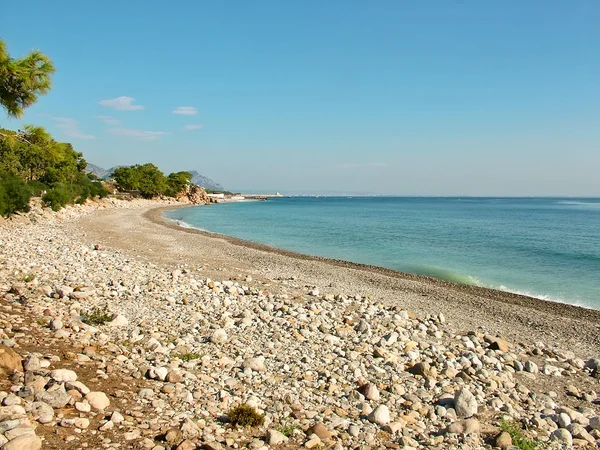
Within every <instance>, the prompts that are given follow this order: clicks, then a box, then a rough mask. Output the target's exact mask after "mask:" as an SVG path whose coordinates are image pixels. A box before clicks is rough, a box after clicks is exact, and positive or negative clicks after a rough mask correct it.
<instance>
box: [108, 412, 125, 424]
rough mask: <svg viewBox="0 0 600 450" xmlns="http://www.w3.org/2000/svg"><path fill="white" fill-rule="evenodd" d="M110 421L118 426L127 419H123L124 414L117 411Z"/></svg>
mask: <svg viewBox="0 0 600 450" xmlns="http://www.w3.org/2000/svg"><path fill="white" fill-rule="evenodd" d="M110 420H111V421H112V422H113V423H115V424H117V425H118V424H120V423H121V422H123V421H124V420H125V417H123V414H121V413H120V412H119V411H115V412H113V413H112V416H110Z"/></svg>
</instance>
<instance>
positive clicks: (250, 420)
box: [227, 404, 265, 427]
mask: <svg viewBox="0 0 600 450" xmlns="http://www.w3.org/2000/svg"><path fill="white" fill-rule="evenodd" d="M227 418H228V419H229V422H231V424H232V425H235V426H238V425H239V426H242V427H257V426H260V425H262V424H264V423H265V416H263V415H262V414H259V413H258V412H257V411H256V410H255V409H254V408H253V407H252V406H250V405H246V404H243V405H240V406H237V407H235V408H233V409H231V410H229V412H228V413H227Z"/></svg>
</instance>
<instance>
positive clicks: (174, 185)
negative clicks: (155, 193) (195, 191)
mask: <svg viewBox="0 0 600 450" xmlns="http://www.w3.org/2000/svg"><path fill="white" fill-rule="evenodd" d="M191 183H192V174H191V173H189V172H173V173H171V174H169V176H168V177H167V189H166V190H165V195H167V196H169V197H176V196H177V194H179V193H181V192H184V191H185V190H186V189H187V187H188V186H189V185H190V184H191Z"/></svg>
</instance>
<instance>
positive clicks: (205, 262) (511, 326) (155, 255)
mask: <svg viewBox="0 0 600 450" xmlns="http://www.w3.org/2000/svg"><path fill="white" fill-rule="evenodd" d="M185 206H187V205H158V207H157V205H153V206H151V207H145V208H138V209H132V210H127V211H125V210H116V209H115V210H106V211H100V212H97V213H95V214H93V215H91V216H87V217H83V218H82V219H80V220H79V221H78V222H76V223H75V224H74V225H73V227H72V231H73V232H76V233H77V234H76V235H83V236H82V238H83V240H84V242H86V241H87V242H88V243H89V244H95V243H97V242H101V243H103V244H105V245H106V246H107V247H111V248H114V249H116V250H119V251H122V252H123V253H124V254H129V255H132V256H135V257H137V256H141V257H143V258H144V259H145V260H146V261H148V262H150V263H153V264H161V265H163V266H166V267H170V268H180V269H182V268H185V267H198V266H199V267H201V268H202V271H203V273H204V275H203V276H207V277H210V278H212V279H218V280H222V279H232V280H240V279H242V280H243V279H244V277H245V276H246V275H249V276H251V277H252V278H254V279H255V280H260V281H261V282H263V283H265V284H267V285H268V286H269V288H268V289H269V290H274V291H275V290H279V292H288V293H290V295H293V296H297V297H298V298H304V299H307V298H308V299H310V298H311V297H310V296H309V295H308V292H309V291H310V289H309V287H316V288H318V289H319V291H320V292H321V293H322V295H324V294H328V295H332V296H331V298H333V296H335V294H347V295H348V294H349V295H351V296H355V295H356V296H359V297H363V298H365V297H366V298H369V299H370V300H371V301H374V302H378V303H381V304H384V305H388V306H390V307H394V306H402V307H404V308H405V309H407V310H412V311H415V312H419V313H420V314H422V315H427V314H429V315H431V316H435V315H436V314H438V313H440V312H442V313H443V314H444V315H445V316H446V317H447V318H448V320H449V321H451V322H452V323H454V324H455V325H456V326H457V327H458V328H459V329H462V330H475V329H478V330H485V332H488V333H494V334H497V335H501V336H503V337H505V338H508V339H510V340H512V341H513V342H530V343H535V342H536V341H544V342H546V343H547V344H549V345H552V346H554V347H556V348H561V349H564V350H566V351H575V352H577V353H578V354H581V355H587V356H589V355H597V354H598V353H599V352H600V311H597V310H592V309H586V308H582V307H579V306H574V305H569V304H564V303H557V302H551V301H547V300H542V299H536V298H533V297H527V296H523V295H520V294H514V293H509V292H503V291H497V290H493V289H488V288H482V287H477V286H468V285H460V284H457V283H453V282H448V281H444V280H438V279H434V278H429V277H424V276H419V275H411V274H404V273H402V272H397V271H394V270H391V269H385V268H380V267H374V266H367V265H361V264H356V263H351V262H347V261H338V260H333V259H331V260H328V259H326V258H321V257H316V256H309V255H301V254H297V253H293V252H289V251H285V250H280V249H274V248H272V247H268V246H266V245H261V244H254V243H249V242H245V241H242V240H240V239H236V238H232V237H228V236H223V235H216V234H213V233H210V232H206V231H201V230H196V229H193V228H182V227H180V226H178V225H177V224H176V223H174V222H173V221H171V220H169V219H167V218H165V217H163V212H164V211H165V210H168V209H174V208H178V207H185Z"/></svg>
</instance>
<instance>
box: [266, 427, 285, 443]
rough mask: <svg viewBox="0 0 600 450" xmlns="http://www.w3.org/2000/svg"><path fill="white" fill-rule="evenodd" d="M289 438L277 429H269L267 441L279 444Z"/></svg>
mask: <svg viewBox="0 0 600 450" xmlns="http://www.w3.org/2000/svg"><path fill="white" fill-rule="evenodd" d="M287 440H288V438H287V437H286V436H284V435H283V434H282V433H280V432H279V431H277V430H269V431H268V433H267V443H268V444H269V445H279V444H283V443H284V442H286V441H287Z"/></svg>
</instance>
